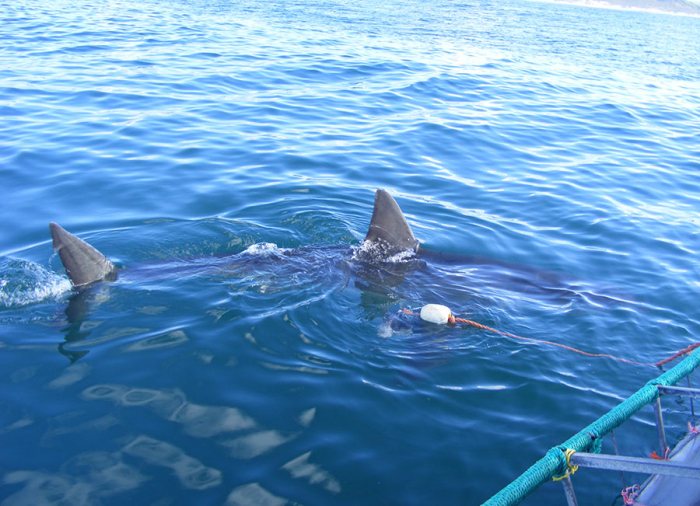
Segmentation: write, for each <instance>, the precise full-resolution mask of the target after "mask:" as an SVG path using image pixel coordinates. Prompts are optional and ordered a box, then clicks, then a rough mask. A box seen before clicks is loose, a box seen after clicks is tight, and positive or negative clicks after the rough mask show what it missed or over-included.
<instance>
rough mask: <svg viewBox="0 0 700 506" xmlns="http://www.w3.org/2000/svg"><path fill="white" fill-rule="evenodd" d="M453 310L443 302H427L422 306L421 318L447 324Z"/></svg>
mask: <svg viewBox="0 0 700 506" xmlns="http://www.w3.org/2000/svg"><path fill="white" fill-rule="evenodd" d="M451 316H452V311H450V308H449V307H447V306H443V305H441V304H426V305H425V306H423V307H422V308H420V317H421V320H425V321H426V322H430V323H437V324H438V325H446V324H447V323H448V322H449V321H450V317H451Z"/></svg>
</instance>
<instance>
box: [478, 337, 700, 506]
mask: <svg viewBox="0 0 700 506" xmlns="http://www.w3.org/2000/svg"><path fill="white" fill-rule="evenodd" d="M699 365H700V349H696V350H695V351H693V352H692V353H691V354H690V355H688V357H686V358H685V359H684V360H683V361H681V362H680V363H679V364H677V365H676V366H675V367H673V368H672V369H670V370H668V371H666V372H665V373H663V374H661V375H660V376H658V377H657V378H655V379H653V380H651V381H649V382H648V383H647V384H646V385H644V386H643V387H642V388H641V389H639V390H638V391H637V392H635V393H634V394H632V395H631V396H630V397H628V398H627V399H625V400H624V401H622V402H621V403H620V404H618V405H617V406H615V407H614V408H613V409H611V410H610V411H608V412H607V413H606V414H605V415H603V416H601V417H600V418H598V419H597V420H596V421H595V422H593V423H592V424H590V425H589V426H587V427H586V428H584V429H583V430H581V431H580V432H578V433H576V434H575V435H574V436H572V437H571V438H569V439H568V440H566V441H564V442H563V443H562V444H560V445H557V446H555V447H553V448H551V449H550V450H549V451H548V452H547V453H546V454H545V455H544V457H542V458H541V459H540V460H538V461H537V462H535V463H534V464H533V465H532V466H530V467H529V468H528V469H527V470H526V471H525V472H523V473H522V474H521V475H520V476H519V477H518V478H516V479H515V480H513V481H512V482H511V483H510V484H508V485H507V486H506V487H505V488H503V489H502V490H501V491H499V492H498V493H497V494H496V495H494V496H493V497H491V498H490V499H489V500H487V501H486V502H485V503H484V506H510V505H515V504H519V503H520V502H521V501H522V500H523V499H525V497H527V496H528V495H529V494H530V493H532V492H533V491H534V490H535V489H536V488H538V487H539V486H540V485H542V484H543V483H545V482H547V481H550V480H554V481H560V482H561V483H562V485H563V486H564V493H565V495H566V498H567V501H568V505H569V506H575V505H577V504H578V503H577V499H576V493H575V491H574V486H573V482H572V480H571V475H572V474H573V473H574V472H575V471H576V469H578V468H579V467H586V468H594V469H607V470H617V471H628V472H638V473H644V474H649V475H672V476H678V477H683V478H695V479H700V468H698V467H696V466H691V465H687V464H683V463H680V462H673V461H672V460H669V459H668V458H667V457H672V454H669V449H668V444H667V438H666V431H665V428H664V418H663V411H662V407H661V397H662V396H663V395H675V396H683V397H689V398H690V399H691V410H692V412H693V417H694V416H695V413H694V406H693V403H692V400H693V399H695V398H699V397H700V389H697V388H691V387H680V386H676V384H677V383H678V382H679V381H680V380H682V379H683V378H686V377H688V376H689V375H690V374H691V373H692V372H693V371H694V370H695V369H696V368H697V367H698V366H699ZM651 403H654V412H655V421H656V428H657V434H658V444H659V449H660V452H661V453H660V454H659V455H661V456H662V459H661V460H657V459H654V458H640V457H628V456H623V455H609V454H601V448H602V440H603V438H604V437H605V436H607V435H608V434H610V433H612V431H613V430H614V429H616V428H617V427H619V426H620V425H621V424H622V423H623V422H625V421H626V420H628V419H630V418H631V417H632V416H633V415H634V414H635V413H637V412H638V411H639V410H640V409H642V408H643V407H645V406H647V405H649V404H651Z"/></svg>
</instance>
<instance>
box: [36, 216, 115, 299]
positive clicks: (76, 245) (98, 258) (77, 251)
mask: <svg viewBox="0 0 700 506" xmlns="http://www.w3.org/2000/svg"><path fill="white" fill-rule="evenodd" d="M49 230H50V231H51V238H52V239H53V249H54V250H56V251H58V255H59V256H60V257H61V263H62V264H63V267H64V268H65V269H66V274H68V277H69V278H70V280H71V283H73V286H74V287H76V288H80V287H83V286H85V285H89V284H90V283H94V282H95V281H101V280H103V279H108V280H113V279H115V278H116V269H115V268H114V265H113V264H112V262H110V261H109V260H108V259H107V257H105V256H104V255H103V254H102V253H100V252H99V251H97V250H96V249H95V248H93V247H92V246H90V245H89V244H88V243H86V242H85V241H83V240H82V239H80V238H79V237H77V236H75V235H73V234H71V233H70V232H68V231H66V230H65V229H64V228H63V227H61V226H60V225H58V224H57V223H50V224H49Z"/></svg>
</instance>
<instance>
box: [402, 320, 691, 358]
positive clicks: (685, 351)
mask: <svg viewBox="0 0 700 506" xmlns="http://www.w3.org/2000/svg"><path fill="white" fill-rule="evenodd" d="M402 312H403V313H404V314H408V315H413V314H415V313H414V312H413V311H411V310H410V309H403V310H402ZM447 323H448V325H455V324H457V323H463V324H465V325H469V326H471V327H475V328H477V329H481V330H485V331H487V332H492V333H494V334H498V335H500V336H504V337H509V338H511V339H517V340H519V341H524V342H526V343H530V344H546V345H548V346H555V347H557V348H561V349H564V350H567V351H571V352H574V353H578V354H579V355H583V356H585V357H593V358H608V359H610V360H615V361H617V362H622V363H625V364H631V365H636V366H641V367H661V366H663V365H665V364H667V363H669V362H672V361H673V360H675V359H677V358H678V357H681V356H683V355H686V354H688V353H690V352H691V351H693V350H694V349H696V348H700V342H698V343H694V344H691V345H690V346H688V347H686V348H683V349H682V350H680V351H678V352H676V353H674V354H673V355H671V356H670V357H668V358H665V359H663V360H660V361H658V362H655V363H652V362H638V361H636V360H632V359H629V358H624V357H617V356H615V355H610V354H608V353H591V352H589V351H584V350H580V349H578V348H574V347H573V346H567V345H566V344H562V343H557V342H555V341H546V340H544V339H534V338H532V337H524V336H519V335H518V334H512V333H511V332H504V331H503V330H498V329H495V328H493V327H489V326H488V325H484V324H483V323H479V322H475V321H473V320H467V319H466V318H457V317H455V316H453V315H450V316H449V318H448V320H447Z"/></svg>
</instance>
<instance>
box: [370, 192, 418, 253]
mask: <svg viewBox="0 0 700 506" xmlns="http://www.w3.org/2000/svg"><path fill="white" fill-rule="evenodd" d="M365 242H370V243H373V244H376V245H378V246H379V247H380V249H381V250H382V254H383V255H386V256H390V255H394V254H396V253H400V252H402V251H413V252H415V251H418V241H417V240H416V238H415V237H414V236H413V232H411V228H410V227H409V226H408V223H407V222H406V218H405V217H404V215H403V213H402V212H401V208H400V207H399V205H398V204H397V203H396V201H395V200H394V198H393V197H392V196H391V195H389V193H388V192H387V191H386V190H377V193H376V194H375V196H374V212H373V213H372V220H371V221H370V224H369V231H368V232H367V237H365Z"/></svg>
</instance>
